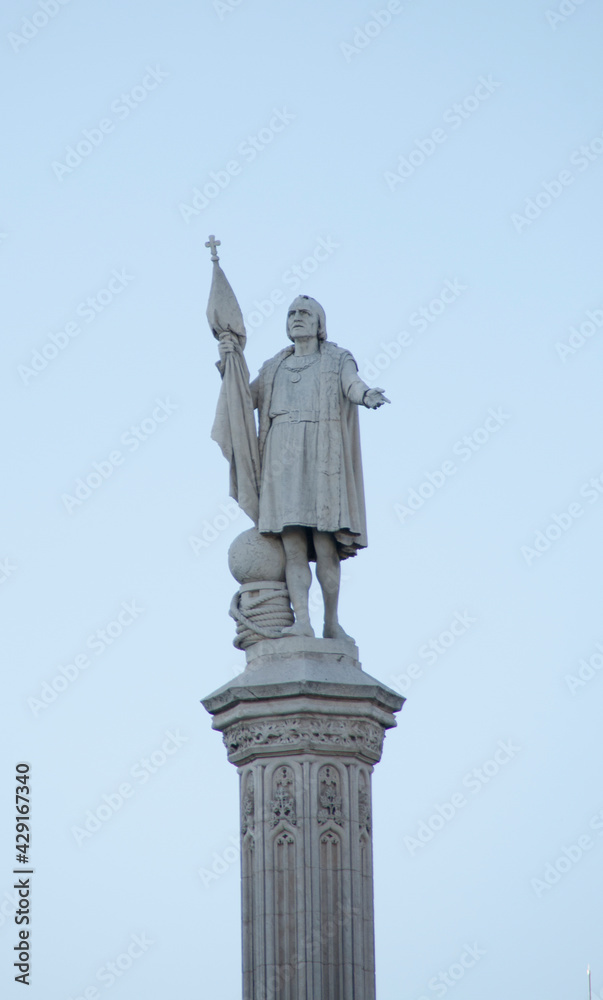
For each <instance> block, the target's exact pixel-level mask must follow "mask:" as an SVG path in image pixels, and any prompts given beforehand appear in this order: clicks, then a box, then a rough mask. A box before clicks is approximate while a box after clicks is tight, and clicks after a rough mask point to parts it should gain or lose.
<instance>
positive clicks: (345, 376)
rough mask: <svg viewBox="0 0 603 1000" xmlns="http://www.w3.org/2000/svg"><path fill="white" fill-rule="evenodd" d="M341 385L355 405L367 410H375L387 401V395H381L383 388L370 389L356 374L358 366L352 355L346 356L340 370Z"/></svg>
mask: <svg viewBox="0 0 603 1000" xmlns="http://www.w3.org/2000/svg"><path fill="white" fill-rule="evenodd" d="M341 386H342V389H343V393H344V395H345V396H347V398H348V399H349V400H350V403H356V405H357V406H361V405H362V406H366V407H368V409H369V410H376V409H377V407H379V406H383V404H384V403H389V402H390V400H389V399H388V398H387V396H384V395H383V389H371V388H370V386H368V385H367V384H366V382H363V381H362V379H361V378H360V376H359V375H358V368H357V367H356V362H355V361H354V359H353V357H352V355H351V354H350V355H349V357H347V358H346V360H345V361H344V364H343V368H342V371H341Z"/></svg>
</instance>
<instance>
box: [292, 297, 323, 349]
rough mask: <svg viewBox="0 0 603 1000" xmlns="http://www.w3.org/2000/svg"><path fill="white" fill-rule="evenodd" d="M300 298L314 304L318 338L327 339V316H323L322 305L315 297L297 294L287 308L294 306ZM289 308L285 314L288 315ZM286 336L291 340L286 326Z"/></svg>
mask: <svg viewBox="0 0 603 1000" xmlns="http://www.w3.org/2000/svg"><path fill="white" fill-rule="evenodd" d="M300 299H301V300H302V301H303V302H311V303H312V305H313V306H314V308H315V309H316V312H317V314H318V339H319V340H326V339H327V317H326V316H325V311H324V309H323V307H322V306H321V304H320V302H317V301H316V299H313V298H312V296H311V295H298V296H297V298H295V299H293V302H292V303H291V305H290V306H289V309H291V307H292V306H294V305H295V303H296V302H299V301H300ZM289 309H288V310H287V316H289ZM287 336H288V337H289V340H293V337H292V336H291V334H290V333H289V329H288V328H287Z"/></svg>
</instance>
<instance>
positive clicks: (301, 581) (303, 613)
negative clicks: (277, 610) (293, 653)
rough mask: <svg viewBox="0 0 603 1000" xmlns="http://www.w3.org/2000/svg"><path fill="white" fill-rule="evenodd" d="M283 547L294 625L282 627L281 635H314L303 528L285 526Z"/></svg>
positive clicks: (306, 547)
mask: <svg viewBox="0 0 603 1000" xmlns="http://www.w3.org/2000/svg"><path fill="white" fill-rule="evenodd" d="M281 538H282V540H283V547H284V549H285V559H286V562H285V579H286V580H287V588H288V590H289V597H290V600H291V604H292V606H293V611H294V613H295V625H290V626H289V628H284V629H282V634H283V635H309V636H314V629H313V628H312V625H311V624H310V610H309V607H308V595H309V592H310V584H311V583H312V573H311V572H310V564H309V562H308V539H307V537H306V529H305V528H295V527H293V528H285V529H284V530H283V533H282V535H281Z"/></svg>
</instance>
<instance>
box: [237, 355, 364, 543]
mask: <svg viewBox="0 0 603 1000" xmlns="http://www.w3.org/2000/svg"><path fill="white" fill-rule="evenodd" d="M367 389H368V386H367V385H366V384H365V383H364V382H363V381H362V379H360V378H359V377H358V371H357V367H356V362H355V361H354V359H353V357H352V355H351V354H350V353H349V351H345V350H342V349H341V348H339V347H337V345H336V344H333V343H331V342H328V341H326V342H322V343H321V345H320V350H319V351H318V353H317V355H316V356H314V355H308V356H303V357H296V356H294V355H293V348H292V347H291V348H286V349H285V350H284V351H281V352H279V354H277V355H276V356H275V357H274V358H272V359H271V360H270V361H268V362H266V364H265V365H263V367H262V369H261V371H260V374H259V376H258V378H257V379H255V381H254V382H253V383H252V385H251V390H252V396H253V400H254V404H255V405H256V406H257V407H258V410H259V414H260V455H261V489H260V517H259V524H258V528H259V530H260V531H261V532H265V533H275V534H280V533H281V532H282V530H283V528H284V527H286V526H287V525H305V526H306V527H310V528H318V530H320V531H329V532H331V533H333V534H334V535H335V538H336V541H337V543H338V550H339V554H340V557H341V558H346V556H349V555H354V554H355V552H356V549H358V548H361V547H363V546H365V545H366V519H365V511H364V491H363V484H362V462H361V457H360V439H359V431H358V411H357V409H356V406H357V405H358V404H360V403H361V402H362V399H363V397H364V393H365V392H366V390H367ZM354 404H355V405H354Z"/></svg>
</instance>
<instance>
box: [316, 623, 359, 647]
mask: <svg viewBox="0 0 603 1000" xmlns="http://www.w3.org/2000/svg"><path fill="white" fill-rule="evenodd" d="M322 637H323V639H344V640H347V641H348V642H355V640H354V639H353V638H352V636H351V635H348V633H347V632H346V631H345V629H343V628H342V627H341V625H340V624H339V622H335V623H334V624H333V625H327V624H326V622H325V627H324V628H323V630H322Z"/></svg>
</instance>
